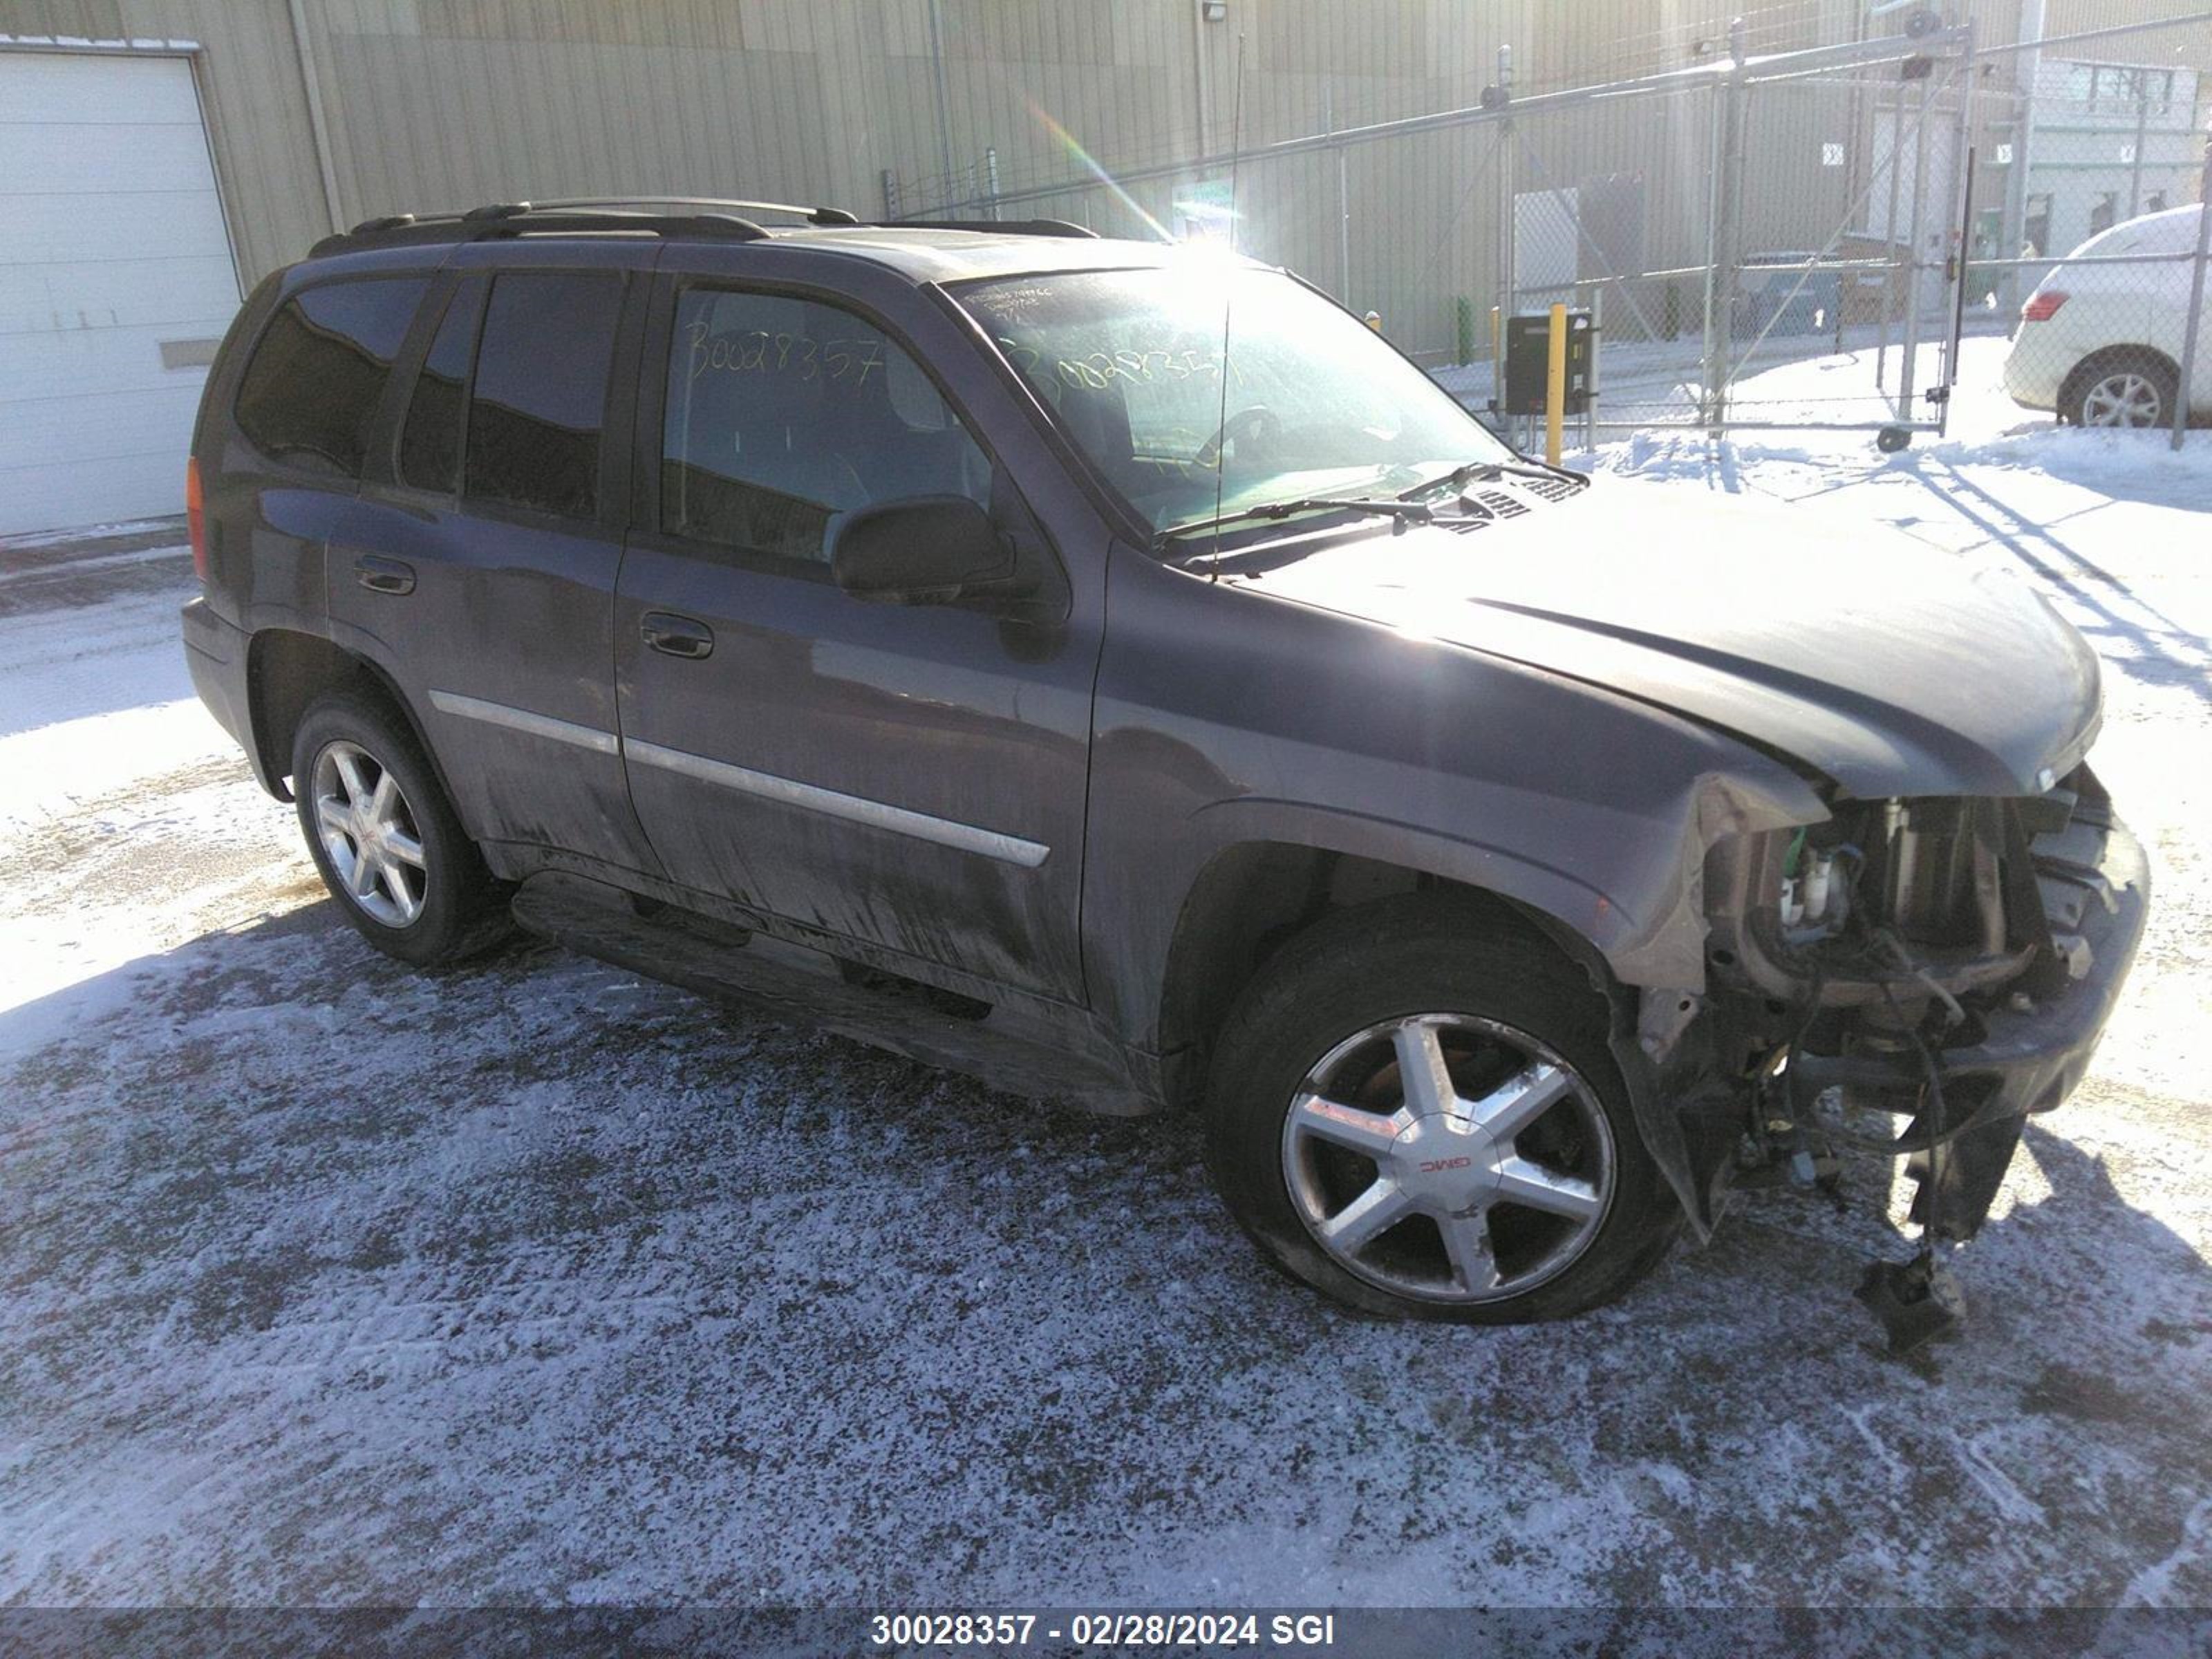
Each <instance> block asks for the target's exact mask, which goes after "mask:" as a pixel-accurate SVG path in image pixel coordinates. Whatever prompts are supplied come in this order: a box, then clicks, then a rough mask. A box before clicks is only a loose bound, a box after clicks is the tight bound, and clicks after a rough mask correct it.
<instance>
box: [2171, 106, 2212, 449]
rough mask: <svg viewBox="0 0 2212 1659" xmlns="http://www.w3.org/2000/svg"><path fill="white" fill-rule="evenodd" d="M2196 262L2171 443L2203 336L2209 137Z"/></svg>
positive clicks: (2210, 226)
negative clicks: (2198, 346) (2198, 345)
mask: <svg viewBox="0 0 2212 1659" xmlns="http://www.w3.org/2000/svg"><path fill="white" fill-rule="evenodd" d="M2207 264H2212V138H2207V139H2206V140H2205V141H2204V176H2203V179H2202V180H2201V181H2200V182H2199V184H2198V185H2197V264H2196V272H2195V280H2194V281H2193V282H2191V284H2190V287H2189V322H2188V325H2187V326H2186V327H2185V328H2184V329H2183V330H2182V331H2181V384H2180V385H2179V386H2177V387H2176V388H2175V390H2174V395H2173V447H2174V448H2175V449H2179V448H2180V447H2181V438H2182V434H2184V433H2185V432H2186V431H2187V430H2188V429H2189V394H2190V385H2189V382H2190V380H2191V376H2192V374H2193V371H2194V370H2195V369H2196V367H2197V342H2198V341H2199V340H2201V339H2202V338H2203V328H2204V289H2205V280H2204V279H2205V267H2206V265H2207Z"/></svg>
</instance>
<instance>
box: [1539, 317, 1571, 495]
mask: <svg viewBox="0 0 2212 1659" xmlns="http://www.w3.org/2000/svg"><path fill="white" fill-rule="evenodd" d="M1566 410H1567V308H1566V307H1565V306H1564V305H1555V306H1553V307H1552V337H1551V352H1550V360H1549V361H1548V362H1547V363H1546V364H1545V366H1544V459H1545V460H1546V461H1547V462H1548V463H1549V464H1550V465H1553V466H1557V465H1559V423H1560V421H1561V420H1562V418H1563V417H1564V416H1565V414H1566Z"/></svg>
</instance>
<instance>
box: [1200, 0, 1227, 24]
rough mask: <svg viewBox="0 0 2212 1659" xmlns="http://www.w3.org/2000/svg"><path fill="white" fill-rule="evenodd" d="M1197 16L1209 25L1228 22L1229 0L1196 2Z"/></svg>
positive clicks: (1202, 0) (1201, 0)
mask: <svg viewBox="0 0 2212 1659" xmlns="http://www.w3.org/2000/svg"><path fill="white" fill-rule="evenodd" d="M1198 15H1200V17H1203V18H1204V19H1205V20H1206V21H1207V22H1209V23H1225V22H1227V21H1229V0H1198Z"/></svg>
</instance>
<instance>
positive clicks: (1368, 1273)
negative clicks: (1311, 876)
mask: <svg viewBox="0 0 2212 1659" xmlns="http://www.w3.org/2000/svg"><path fill="white" fill-rule="evenodd" d="M1607 1018H1608V1015H1607V1006H1606V1004H1605V1002H1604V1000H1603V999H1602V998H1601V997H1599V996H1598V995H1597V994H1595V992H1594V991H1593V990H1592V989H1591V987H1590V985H1589V981H1588V980H1587V978H1585V977H1584V976H1583V975H1582V974H1581V973H1580V972H1579V971H1578V970H1577V969H1574V968H1573V967H1571V965H1569V964H1567V963H1565V962H1563V961H1562V960H1560V959H1559V957H1558V955H1557V954H1556V952H1554V951H1552V950H1551V949H1550V948H1549V946H1548V945H1547V944H1546V943H1544V942H1542V941H1540V940H1536V939H1532V938H1529V937H1527V936H1522V935H1519V934H1516V933H1510V932H1506V931H1504V930H1501V929H1500V927H1499V926H1498V921H1497V919H1496V918H1495V916H1494V915H1488V914H1486V913H1485V912H1484V911H1482V910H1480V909H1478V908H1475V907H1473V906H1471V905H1465V904H1461V903H1455V902H1449V901H1443V902H1440V901H1439V900H1438V899H1437V896H1434V895H1430V894H1423V895H1409V896H1406V897H1404V898H1395V899H1389V900H1384V901H1382V902H1377V903H1374V904H1370V905H1364V906H1361V907H1359V908H1356V909H1353V910H1348V911H1345V912H1342V913H1340V914H1339V915H1335V916H1333V917H1330V918H1328V920H1326V921H1322V922H1321V923H1319V924H1317V925H1316V927H1313V928H1312V929H1311V930H1310V931H1309V932H1307V933H1304V934H1302V935H1300V936H1299V937H1298V938H1297V939H1294V940H1292V941H1291V943H1290V944H1289V945H1286V946H1285V947H1284V949H1283V951H1281V953H1280V954H1279V956H1277V957H1275V959H1274V960H1273V961H1272V962H1270V963H1267V965H1266V966H1265V967H1264V968H1263V969H1261V973H1260V975H1258V976H1257V977H1256V978H1255V980H1254V981H1253V982H1252V983H1251V984H1250V985H1249V986H1248V987H1246V988H1245V990H1244V992H1243V994H1242V995H1241V996H1240V997H1239V998H1238V1000H1237V1004H1236V1006H1235V1007H1234V1008H1232V1009H1231V1012H1230V1015H1229V1018H1227V1020H1226V1021H1225V1023H1224V1025H1223V1028H1222V1030H1221V1033H1220V1036H1219V1038H1218V1042H1217V1043H1216V1045H1215V1048H1214V1055H1213V1060H1212V1066H1211V1067H1210V1068H1209V1073H1208V1079H1207V1103H1206V1137H1205V1139H1206V1164H1207V1168H1208V1170H1209V1172H1210V1173H1211V1174H1212V1178H1213V1182H1214V1185H1215V1187H1216V1188H1218V1190H1219V1192H1220V1194H1221V1196H1222V1198H1223V1200H1225V1202H1226V1203H1227V1204H1228V1206H1229V1209H1230V1212H1231V1214H1233V1215H1234V1216H1235V1217H1236V1218H1237V1222H1238V1223H1239V1225H1242V1226H1243V1229H1244V1231H1245V1232H1246V1233H1247V1234H1249V1236H1250V1237H1251V1238H1252V1239H1253V1241H1254V1242H1255V1243H1257V1244H1258V1245H1259V1247H1260V1249H1261V1252H1262V1253H1263V1254H1264V1255H1266V1256H1267V1258H1268V1259H1270V1260H1271V1261H1273V1262H1274V1263H1276V1264H1277V1265H1279V1267H1283V1268H1284V1269H1285V1270H1286V1271H1288V1272H1289V1273H1291V1274H1292V1275H1293V1276H1295V1277H1296V1278H1297V1279H1303V1280H1304V1282H1305V1283H1307V1284H1308V1285H1312V1286H1314V1287H1315V1288H1316V1289H1318V1290H1321V1291H1325V1292H1327V1293H1328V1295H1329V1296H1331V1297H1334V1298H1335V1299H1337V1300H1338V1301H1340V1302H1342V1303H1345V1304H1347V1305H1349V1306H1351V1307H1353V1308H1356V1309H1358V1310H1361V1311H1363V1312H1365V1313H1369V1314H1375V1315H1380V1316H1392V1317H1400V1318H1414V1319H1428V1320H1443V1321H1450V1322H1460V1323H1468V1324H1514V1323H1520V1322H1528V1321H1535V1320H1545V1319H1559V1318H1564V1317H1566V1316H1571V1315H1573V1314H1577V1313H1582V1312H1584V1311H1586V1310H1589V1309H1591V1308H1595V1307H1597V1306H1599V1305H1600V1304H1603V1303H1606V1302H1609V1301H1612V1300H1613V1299H1614V1298H1615V1297H1619V1296H1620V1295H1621V1294H1622V1293H1623V1292H1625V1291H1626V1290H1627V1289H1628V1288H1629V1287H1630V1286H1631V1285H1633V1284H1634V1283H1635V1282H1636V1281H1637V1280H1638V1279H1641V1278H1642V1277H1644V1275H1645V1274H1646V1273H1649V1272H1650V1270H1651V1269H1652V1268H1653V1267H1656V1265H1657V1264H1658V1262H1659V1261H1660V1259H1661V1258H1662V1256H1664V1255H1665V1254H1666V1252H1667V1249H1668V1245H1669V1244H1670V1243H1672V1242H1673V1239H1674V1234H1675V1231H1676V1230H1677V1228H1678V1225H1679V1224H1680V1218H1681V1213H1680V1206H1679V1205H1678V1204H1677V1203H1676V1202H1675V1200H1674V1194H1673V1193H1672V1192H1671V1191H1670V1190H1669V1189H1668V1186H1667V1183H1666V1180H1665V1178H1664V1177H1663V1176H1662V1175H1661V1173H1660V1171H1659V1169H1658V1166H1657V1165H1656V1164H1655V1163H1654V1162H1653V1161H1652V1158H1651V1157H1650V1153H1649V1152H1647V1151H1646V1150H1645V1149H1644V1142H1643V1139H1642V1137H1641V1135H1640V1134H1639V1133H1638V1131H1637V1128H1636V1125H1635V1121H1634V1117H1633V1114H1632V1110H1631V1108H1630V1105H1629V1102H1628V1095H1627V1091H1626V1088H1625V1087H1624V1086H1623V1085H1622V1083H1621V1080H1620V1071H1619V1068H1618V1067H1617V1066H1615V1064H1614V1062H1613V1055H1612V1052H1611V1050H1610V1049H1609V1048H1608V1047H1607ZM1425 1032H1426V1033H1430V1034H1432V1035H1433V1036H1435V1038H1436V1046H1435V1048H1433V1049H1431V1048H1429V1047H1428V1037H1427V1036H1425V1035H1423V1034H1424V1033H1425ZM1408 1045H1410V1046H1408ZM1408 1054H1412V1055H1413V1056H1414V1057H1415V1059H1416V1060H1417V1062H1418V1060H1419V1057H1420V1056H1422V1055H1428V1056H1429V1057H1430V1058H1431V1060H1434V1059H1435V1058H1437V1056H1441V1059H1442V1061H1443V1066H1444V1068H1445V1073H1446V1076H1447V1077H1448V1079H1449V1086H1450V1089H1451V1091H1452V1097H1451V1098H1449V1099H1446V1098H1444V1097H1443V1096H1442V1095H1441V1094H1440V1093H1431V1094H1429V1095H1427V1096H1426V1097H1425V1100H1417V1101H1416V1102H1415V1103H1413V1104H1412V1105H1409V1104H1407V1093H1406V1088H1405V1085H1404V1083H1403V1079H1404V1077H1405V1075H1406V1074H1407V1068H1406V1066H1405V1064H1404V1061H1405V1059H1406V1057H1407V1055H1408ZM1415 1069H1416V1074H1417V1075H1418V1073H1419V1066H1418V1064H1417V1066H1416V1068H1415ZM1431 1075H1433V1073H1431ZM1416 1092H1417V1094H1419V1092H1420V1091H1419V1090H1418V1089H1417V1091H1416ZM1316 1095H1319V1096H1321V1097H1322V1100H1321V1101H1318V1102H1316V1101H1314V1100H1313V1099H1312V1098H1311V1097H1314V1096H1316ZM1547 1096H1548V1097H1549V1098H1550V1103H1549V1104H1545V1103H1542V1102H1543V1099H1544V1098H1545V1097H1547ZM1439 1101H1441V1102H1442V1109H1441V1110H1430V1111H1425V1112H1424V1111H1421V1110H1419V1109H1417V1108H1418V1107H1419V1105H1421V1104H1423V1103H1428V1104H1431V1105H1434V1104H1436V1103H1437V1102H1439ZM1474 1103H1479V1104H1474ZM1323 1104H1326V1105H1327V1106H1328V1110H1327V1111H1325V1112H1324V1111H1322V1109H1321V1107H1322V1105H1323ZM1454 1108H1457V1110H1455V1109H1454ZM1386 1112H1387V1113H1389V1115H1388V1116H1387V1117H1386V1116H1385V1113H1386ZM1483 1123H1487V1124H1489V1125H1491V1126H1492V1127H1496V1128H1498V1129H1502V1130H1503V1132H1504V1133H1503V1134H1502V1135H1498V1136H1492V1135H1486V1134H1484V1133H1481V1130H1480V1127H1479V1126H1480V1125H1481V1124H1483ZM1355 1147H1359V1148H1364V1149H1365V1150H1364V1151H1361V1150H1355ZM1530 1164H1534V1165H1535V1166H1536V1167H1535V1170H1534V1176H1536V1177H1538V1179H1537V1180H1536V1181H1535V1182H1534V1184H1531V1181H1530V1176H1529V1172H1528V1165H1530ZM1386 1187H1387V1188H1391V1191H1390V1192H1389V1194H1385V1195H1384V1198H1383V1200H1382V1201H1379V1202H1378V1201H1376V1193H1377V1192H1379V1191H1381V1190H1382V1189H1383V1188H1386ZM1519 1194H1531V1195H1538V1196H1541V1207H1539V1208H1536V1209H1533V1210H1532V1209H1530V1208H1528V1207H1527V1206H1523V1205H1522V1204H1520V1203H1518V1202H1516V1195H1519ZM1568 1204H1571V1205H1572V1206H1575V1210H1576V1212H1575V1213H1572V1214H1566V1213H1557V1212H1554V1209H1553V1206H1555V1205H1559V1206H1565V1205H1568ZM1362 1205H1365V1206H1368V1207H1367V1209H1366V1211H1365V1212H1359V1211H1358V1206H1362ZM1407 1205H1412V1206H1415V1207H1413V1208H1411V1209H1407V1208H1406V1207H1405V1206H1407ZM1485 1206H1486V1207H1485ZM1478 1211H1479V1212H1480V1225H1474V1215H1475V1213H1476V1212H1478ZM1386 1213H1394V1214H1396V1215H1397V1216H1398V1218H1397V1219H1395V1220H1391V1221H1389V1222H1387V1224H1386V1225H1380V1226H1379V1228H1378V1230H1377V1231H1375V1232H1374V1233H1373V1234H1372V1236H1371V1237H1369V1238H1367V1240H1366V1241H1365V1242H1364V1243H1357V1244H1355V1245H1354V1248H1352V1249H1345V1248H1342V1247H1343V1245H1344V1244H1345V1243H1348V1242H1351V1241H1352V1239H1353V1237H1354V1234H1355V1233H1357V1232H1360V1231H1364V1230H1365V1229H1366V1228H1367V1227H1369V1226H1370V1225H1376V1223H1377V1222H1378V1221H1380V1220H1381V1218H1383V1216H1385V1215H1386ZM1347 1225H1349V1227H1350V1229H1351V1231H1346V1226H1347ZM1324 1229H1334V1230H1337V1231H1335V1232H1334V1242H1333V1243H1332V1242H1329V1241H1328V1240H1325V1239H1324V1237H1323V1230H1324ZM1455 1244H1456V1246H1457V1249H1456V1250H1455V1248H1454V1246H1455ZM1486 1252H1494V1253H1490V1254H1486ZM1493 1275H1494V1280H1492V1282H1486V1279H1490V1278H1491V1276H1493Z"/></svg>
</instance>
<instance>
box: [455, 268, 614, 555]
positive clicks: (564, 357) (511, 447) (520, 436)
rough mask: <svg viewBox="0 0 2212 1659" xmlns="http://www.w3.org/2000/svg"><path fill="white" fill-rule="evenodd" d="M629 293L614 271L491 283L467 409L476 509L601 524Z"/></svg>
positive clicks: (551, 273)
mask: <svg viewBox="0 0 2212 1659" xmlns="http://www.w3.org/2000/svg"><path fill="white" fill-rule="evenodd" d="M622 290H623V279H622V277H621V276H620V275H619V273H617V272H615V271H608V270H520V271H506V272H502V273H501V275H500V276H497V277H495V278H494V279H493V282H492V285H491V301H490V304H489V306H487V307H485V310H484V320H483V343H482V345H481V346H479V347H478V349H477V374H476V383H475V386H474V389H473V390H472V392H471V394H470V400H469V416H468V457H467V462H466V469H465V470H466V477H467V486H466V490H465V494H466V495H467V497H468V499H469V500H471V501H490V502H495V503H498V504H500V505H502V506H507V507H526V508H529V509H531V510H532V511H534V512H539V513H556V514H558V515H559V516H561V517H562V518H570V519H589V518H592V517H594V516H596V514H597V513H598V512H599V428H600V424H601V422H602V420H603V419H604V416H605V405H606V397H607V371H608V368H609V365H610V364H611V362H612V361H613V357H614V344H615V321H616V317H617V313H618V312H619V311H620V309H621V306H622Z"/></svg>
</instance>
